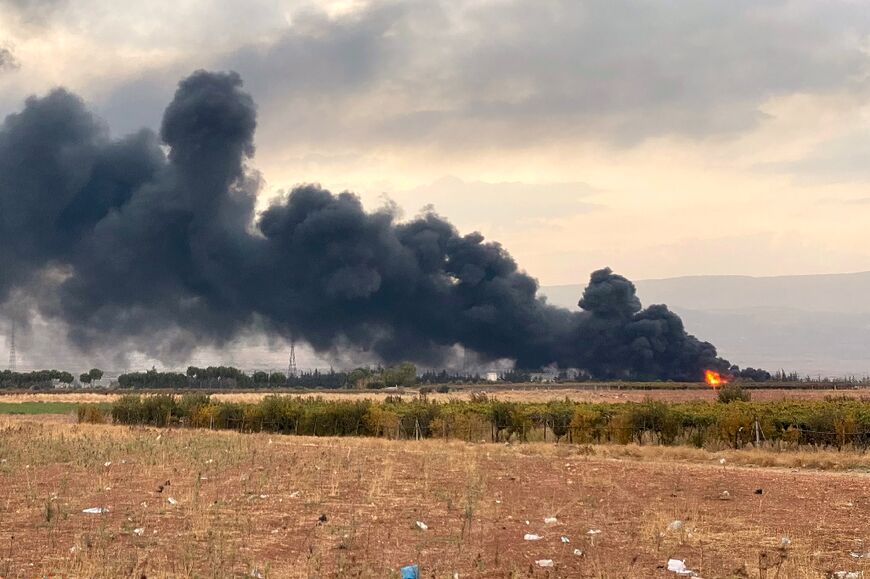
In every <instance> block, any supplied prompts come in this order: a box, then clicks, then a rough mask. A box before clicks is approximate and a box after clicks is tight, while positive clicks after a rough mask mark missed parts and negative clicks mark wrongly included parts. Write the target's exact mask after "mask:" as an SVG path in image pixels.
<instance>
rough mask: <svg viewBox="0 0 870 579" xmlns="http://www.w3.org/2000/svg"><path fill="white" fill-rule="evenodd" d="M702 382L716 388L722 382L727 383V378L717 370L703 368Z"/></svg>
mask: <svg viewBox="0 0 870 579" xmlns="http://www.w3.org/2000/svg"><path fill="white" fill-rule="evenodd" d="M704 382H706V383H707V385H708V386H709V387H710V388H713V389H716V388H718V387H719V386H722V385H723V384H727V383H728V378H727V377H725V376H722V375H721V374H719V372H715V371H713V370H705V371H704Z"/></svg>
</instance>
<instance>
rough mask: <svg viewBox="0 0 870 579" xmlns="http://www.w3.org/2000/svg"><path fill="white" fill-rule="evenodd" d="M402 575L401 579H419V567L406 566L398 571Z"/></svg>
mask: <svg viewBox="0 0 870 579" xmlns="http://www.w3.org/2000/svg"><path fill="white" fill-rule="evenodd" d="M399 572H400V573H401V574H402V579H420V567H418V566H417V565H408V566H407V567H402V568H401V569H399Z"/></svg>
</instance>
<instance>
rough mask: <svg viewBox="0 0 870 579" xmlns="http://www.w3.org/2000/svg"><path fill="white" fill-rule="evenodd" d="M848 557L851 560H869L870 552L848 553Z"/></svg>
mask: <svg viewBox="0 0 870 579" xmlns="http://www.w3.org/2000/svg"><path fill="white" fill-rule="evenodd" d="M849 555H850V556H851V557H852V558H853V559H870V552H867V553H858V552H855V551H852V552H851V553H849Z"/></svg>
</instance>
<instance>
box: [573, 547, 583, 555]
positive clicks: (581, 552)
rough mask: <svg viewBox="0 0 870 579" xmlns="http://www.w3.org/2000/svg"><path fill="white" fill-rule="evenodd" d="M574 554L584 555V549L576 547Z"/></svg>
mask: <svg viewBox="0 0 870 579" xmlns="http://www.w3.org/2000/svg"><path fill="white" fill-rule="evenodd" d="M574 555H576V556H577V557H582V556H583V551H581V550H580V549H574Z"/></svg>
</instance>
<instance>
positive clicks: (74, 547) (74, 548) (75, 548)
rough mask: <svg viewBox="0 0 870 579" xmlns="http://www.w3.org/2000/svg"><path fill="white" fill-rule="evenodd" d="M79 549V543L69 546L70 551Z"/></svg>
mask: <svg viewBox="0 0 870 579" xmlns="http://www.w3.org/2000/svg"><path fill="white" fill-rule="evenodd" d="M78 550H79V546H78V545H73V546H72V547H70V548H69V552H70V553H77V552H78Z"/></svg>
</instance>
